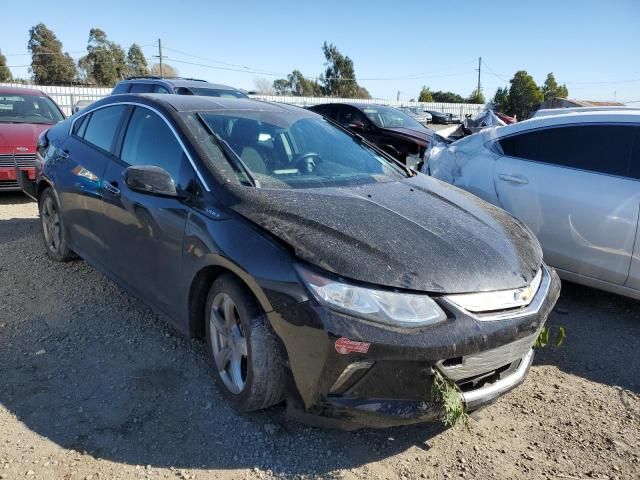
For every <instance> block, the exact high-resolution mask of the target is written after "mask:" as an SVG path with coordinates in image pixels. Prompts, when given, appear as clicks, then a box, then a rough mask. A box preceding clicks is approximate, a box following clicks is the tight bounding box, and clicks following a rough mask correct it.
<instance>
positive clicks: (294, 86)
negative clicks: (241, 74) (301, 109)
mask: <svg viewBox="0 0 640 480" xmlns="http://www.w3.org/2000/svg"><path fill="white" fill-rule="evenodd" d="M322 53H323V55H324V58H325V63H324V72H323V73H321V74H320V75H319V76H318V77H317V78H315V79H310V78H307V77H305V76H304V75H303V74H302V72H300V70H294V71H293V72H291V73H290V74H289V75H287V77H286V78H279V79H277V80H274V82H273V85H272V91H273V92H274V93H275V94H276V95H291V96H296V97H342V98H371V95H370V94H369V92H368V91H367V89H366V88H364V87H362V86H360V85H358V82H357V80H356V72H355V67H354V65H353V60H351V59H350V58H349V57H348V56H346V55H343V54H342V53H341V52H340V51H339V50H338V47H336V46H335V45H333V44H332V43H327V42H324V44H323V45H322ZM261 85H262V86H263V85H264V84H263V82H261V79H256V86H261Z"/></svg>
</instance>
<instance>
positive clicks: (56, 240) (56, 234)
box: [51, 225, 60, 249]
mask: <svg viewBox="0 0 640 480" xmlns="http://www.w3.org/2000/svg"><path fill="white" fill-rule="evenodd" d="M59 245H60V227H59V226H58V225H54V227H53V229H52V230H51V246H52V247H53V248H55V249H57V248H58V246H59Z"/></svg>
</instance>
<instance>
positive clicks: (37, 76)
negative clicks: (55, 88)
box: [0, 23, 178, 87]
mask: <svg viewBox="0 0 640 480" xmlns="http://www.w3.org/2000/svg"><path fill="white" fill-rule="evenodd" d="M27 48H28V49H29V52H30V54H31V66H30V71H31V80H33V82H34V83H37V84H39V85H54V84H55V85H68V84H76V83H84V84H91V85H98V86H104V87H112V86H114V85H115V84H116V82H118V81H119V80H122V79H124V78H127V77H133V76H145V75H158V74H159V73H160V68H159V65H158V64H154V65H152V66H151V67H149V65H148V64H147V60H146V58H145V56H144V53H143V52H142V49H141V48H140V46H139V45H138V44H136V43H134V44H132V45H131V46H130V47H129V49H128V50H127V51H126V52H125V50H124V49H123V48H122V47H121V46H120V45H118V44H117V43H115V42H113V41H111V40H109V39H108V38H107V34H106V33H105V32H104V31H103V30H101V29H99V28H92V29H91V30H90V31H89V40H88V42H87V54H86V55H84V56H83V57H82V58H80V60H78V62H77V63H76V62H75V61H74V59H73V58H71V56H70V55H69V54H68V53H65V52H63V49H62V42H61V41H60V40H58V38H57V37H56V35H55V33H54V32H53V31H52V30H50V29H49V28H47V26H46V25H45V24H44V23H39V24H38V25H35V26H34V27H33V28H31V29H30V30H29V42H28V44H27ZM163 71H164V74H165V76H177V74H178V72H177V71H176V70H175V69H174V68H173V67H171V66H170V65H166V64H165V65H163ZM11 80H12V75H11V71H10V70H9V68H8V67H7V59H6V57H5V56H4V55H2V52H0V82H8V81H11Z"/></svg>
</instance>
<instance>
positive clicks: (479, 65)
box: [478, 57, 482, 96]
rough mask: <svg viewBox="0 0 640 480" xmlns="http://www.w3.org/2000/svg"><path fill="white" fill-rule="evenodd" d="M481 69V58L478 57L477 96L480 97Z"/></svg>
mask: <svg viewBox="0 0 640 480" xmlns="http://www.w3.org/2000/svg"><path fill="white" fill-rule="evenodd" d="M481 68H482V57H478V96H480V70H481Z"/></svg>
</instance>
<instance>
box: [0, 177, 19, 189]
mask: <svg viewBox="0 0 640 480" xmlns="http://www.w3.org/2000/svg"><path fill="white" fill-rule="evenodd" d="M2 190H20V186H19V185H18V183H17V182H16V181H15V180H0V191H2Z"/></svg>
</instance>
